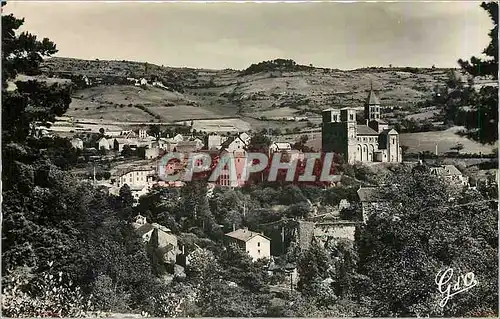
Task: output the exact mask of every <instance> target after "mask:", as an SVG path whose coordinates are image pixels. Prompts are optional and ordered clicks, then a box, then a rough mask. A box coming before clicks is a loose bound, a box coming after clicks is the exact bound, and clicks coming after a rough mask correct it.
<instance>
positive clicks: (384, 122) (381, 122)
mask: <svg viewBox="0 0 500 319" xmlns="http://www.w3.org/2000/svg"><path fill="white" fill-rule="evenodd" d="M370 122H377V123H378V124H389V123H387V122H386V121H384V120H381V119H376V120H371V121H370Z"/></svg>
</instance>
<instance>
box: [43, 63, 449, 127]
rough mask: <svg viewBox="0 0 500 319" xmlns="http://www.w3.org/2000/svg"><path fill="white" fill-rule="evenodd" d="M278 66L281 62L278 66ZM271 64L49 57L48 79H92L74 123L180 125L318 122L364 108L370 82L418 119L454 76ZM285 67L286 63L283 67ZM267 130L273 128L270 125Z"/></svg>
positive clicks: (78, 97)
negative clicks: (214, 65) (181, 64)
mask: <svg viewBox="0 0 500 319" xmlns="http://www.w3.org/2000/svg"><path fill="white" fill-rule="evenodd" d="M275 61H277V60H275ZM275 61H266V62H261V63H259V64H254V65H252V66H251V67H249V68H248V69H247V70H243V71H239V70H230V69H225V70H206V69H192V68H173V67H164V66H158V65H152V64H148V63H140V62H130V61H102V60H94V61H88V60H78V59H71V58H51V59H48V60H46V61H45V62H44V64H43V67H42V69H43V72H44V74H45V75H48V76H49V77H50V76H52V77H59V78H71V77H75V76H76V77H78V76H80V77H81V76H84V75H85V76H87V77H88V78H92V79H94V83H96V81H97V83H100V84H97V85H95V84H94V85H92V86H91V87H86V88H81V89H79V90H77V91H76V92H75V94H74V96H73V103H72V104H71V107H70V109H69V111H68V115H69V116H74V117H76V118H90V119H104V120H116V121H131V122H134V121H158V122H170V121H182V120H189V119H199V118H218V117H223V116H226V117H227V116H239V117H244V118H248V119H254V120H257V121H260V120H276V119H279V118H280V117H294V116H298V115H300V116H308V117H318V116H319V113H320V111H321V110H322V109H324V108H327V107H332V106H333V107H344V106H351V107H361V106H362V105H363V103H364V100H365V98H366V95H367V90H369V89H370V84H371V83H373V88H374V90H376V91H377V92H378V95H379V97H380V100H381V103H382V104H383V106H387V107H399V108H401V109H402V110H407V111H409V113H410V114H412V113H418V107H417V106H416V105H417V103H418V102H421V101H423V100H425V99H427V98H429V97H431V96H432V95H433V94H434V92H435V88H436V86H438V85H443V84H444V82H445V81H446V79H447V77H448V75H447V74H448V72H449V69H434V68H432V69H431V68H429V69H416V68H365V69H357V70H349V71H343V70H336V69H324V68H315V67H312V66H298V65H295V63H294V62H293V61H292V62H291V63H290V61H291V60H280V61H285V62H283V63H282V64H279V63H276V62H275ZM280 63H281V62H280ZM142 77H145V78H147V79H148V80H150V81H160V82H161V83H162V84H163V85H165V86H166V87H167V89H164V88H157V87H152V86H148V87H140V86H134V85H133V84H130V83H127V82H126V78H136V79H140V78H142ZM268 124H269V125H270V124H271V123H268Z"/></svg>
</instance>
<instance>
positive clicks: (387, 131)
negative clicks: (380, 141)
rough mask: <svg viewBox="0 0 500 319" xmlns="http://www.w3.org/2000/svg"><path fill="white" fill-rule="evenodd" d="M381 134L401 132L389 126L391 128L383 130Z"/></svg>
mask: <svg viewBox="0 0 500 319" xmlns="http://www.w3.org/2000/svg"><path fill="white" fill-rule="evenodd" d="M380 134H387V135H393V134H394V135H397V134H399V133H398V132H397V131H396V130H395V129H391V128H389V129H385V130H383V131H382V132H381V133H380Z"/></svg>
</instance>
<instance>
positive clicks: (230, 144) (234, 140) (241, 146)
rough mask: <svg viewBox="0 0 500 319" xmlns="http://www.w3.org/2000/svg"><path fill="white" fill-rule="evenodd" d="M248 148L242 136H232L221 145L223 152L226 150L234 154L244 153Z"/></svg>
mask: <svg viewBox="0 0 500 319" xmlns="http://www.w3.org/2000/svg"><path fill="white" fill-rule="evenodd" d="M247 146H248V144H247V142H245V140H243V139H241V138H240V136H231V137H229V138H228V139H227V140H225V141H224V143H222V145H221V150H225V151H227V152H229V153H234V152H235V151H243V150H245V149H246V147H247Z"/></svg>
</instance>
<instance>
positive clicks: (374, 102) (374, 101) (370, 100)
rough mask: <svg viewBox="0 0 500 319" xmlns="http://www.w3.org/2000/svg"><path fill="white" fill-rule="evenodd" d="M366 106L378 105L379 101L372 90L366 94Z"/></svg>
mask: <svg viewBox="0 0 500 319" xmlns="http://www.w3.org/2000/svg"><path fill="white" fill-rule="evenodd" d="M366 104H368V105H380V100H379V99H378V97H377V95H376V94H375V92H374V91H373V89H371V90H370V93H369V94H368V98H367V99H366Z"/></svg>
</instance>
